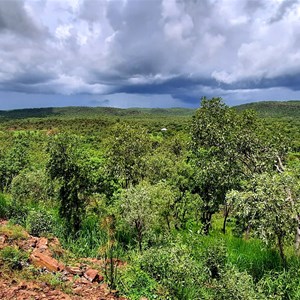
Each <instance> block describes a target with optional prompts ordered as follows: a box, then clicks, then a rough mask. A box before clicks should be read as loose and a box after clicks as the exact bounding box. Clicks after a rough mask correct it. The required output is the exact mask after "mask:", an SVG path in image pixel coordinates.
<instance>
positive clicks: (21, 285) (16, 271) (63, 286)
mask: <svg viewBox="0 0 300 300" xmlns="http://www.w3.org/2000/svg"><path fill="white" fill-rule="evenodd" d="M6 247H10V249H17V251H19V252H20V251H21V252H22V253H25V254H26V255H27V256H28V259H26V261H25V262H24V261H20V262H19V261H12V262H13V265H10V267H9V268H7V265H6V264H5V259H2V261H0V299H17V300H21V299H24V300H25V299H26V300H27V299H53V300H54V299H60V300H63V299H90V300H96V299H97V300H114V299H119V300H122V299H123V300H126V299H125V298H123V297H120V296H119V295H118V292H117V291H111V290H110V289H109V288H108V285H107V284H106V283H105V282H104V276H103V274H102V273H103V268H104V266H105V262H104V261H102V260H97V259H80V260H79V261H74V260H73V261H70V262H68V263H63V261H61V260H60V259H59V258H60V257H63V253H64V250H63V249H62V247H61V245H60V243H59V241H58V239H56V238H52V239H47V238H45V237H41V238H38V237H34V236H31V235H29V234H28V233H27V232H26V231H24V229H23V228H22V227H19V228H18V227H16V226H14V227H12V226H10V225H9V224H8V223H7V221H3V220H2V221H0V251H1V250H3V249H5V248H6ZM11 260H13V258H10V261H11ZM115 263H116V264H119V265H122V264H121V262H118V261H116V262H115Z"/></svg>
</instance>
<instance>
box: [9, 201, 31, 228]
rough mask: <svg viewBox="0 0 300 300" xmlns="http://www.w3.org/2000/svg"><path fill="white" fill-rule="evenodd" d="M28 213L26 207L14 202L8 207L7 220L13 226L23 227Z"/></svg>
mask: <svg viewBox="0 0 300 300" xmlns="http://www.w3.org/2000/svg"><path fill="white" fill-rule="evenodd" d="M28 213H29V208H28V207H27V206H24V205H21V204H19V203H16V202H15V201H13V202H12V203H11V204H9V206H8V213H7V215H8V218H9V219H10V220H11V221H12V222H13V223H15V224H19V225H21V226H24V227H25V225H26V218H27V216H28Z"/></svg>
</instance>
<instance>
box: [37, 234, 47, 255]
mask: <svg viewBox="0 0 300 300" xmlns="http://www.w3.org/2000/svg"><path fill="white" fill-rule="evenodd" d="M36 248H38V249H39V251H40V252H44V251H45V250H47V249H48V240H47V239H46V238H45V237H42V238H40V239H39V240H38V241H37V243H36Z"/></svg>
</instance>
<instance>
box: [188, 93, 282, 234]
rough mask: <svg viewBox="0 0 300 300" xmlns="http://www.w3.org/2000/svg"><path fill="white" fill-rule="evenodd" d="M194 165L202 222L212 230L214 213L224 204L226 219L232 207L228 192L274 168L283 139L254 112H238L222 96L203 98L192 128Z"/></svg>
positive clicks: (206, 229) (207, 230) (280, 152)
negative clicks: (272, 132) (270, 130)
mask: <svg viewBox="0 0 300 300" xmlns="http://www.w3.org/2000/svg"><path fill="white" fill-rule="evenodd" d="M191 137H192V141H191V160H190V161H191V164H192V165H193V167H194V169H195V170H196V171H195V174H196V175H195V181H196V185H195V189H194V192H195V193H198V194H199V195H200V197H201V199H202V201H203V206H202V208H201V211H202V217H201V221H202V223H203V226H204V233H205V234H207V233H208V232H209V228H210V223H211V218H212V215H213V214H214V213H215V212H217V211H218V210H219V208H220V205H223V207H224V226H223V231H224V232H225V225H226V219H227V217H228V214H229V209H230V206H228V204H227V203H226V198H225V196H226V193H227V192H228V191H229V190H231V189H238V188H239V187H240V183H241V181H243V180H249V179H250V178H251V177H252V175H253V174H255V173H258V174H259V173H263V172H265V171H269V170H272V168H273V167H274V160H275V159H276V157H277V156H281V155H282V153H284V151H283V150H282V146H280V143H281V144H282V141H281V140H279V139H278V138H277V136H273V135H272V134H271V133H270V132H269V131H268V130H267V129H266V128H265V127H264V126H263V124H262V123H261V122H260V121H259V120H258V118H257V117H256V115H255V114H254V113H253V112H251V111H245V112H242V113H238V112H237V111H236V110H235V109H233V108H230V107H228V106H227V105H225V104H224V103H223V101H222V99H221V98H212V99H206V98H203V99H202V101H201V107H200V108H199V109H198V110H197V112H196V115H195V117H194V119H193V122H192V128H191Z"/></svg>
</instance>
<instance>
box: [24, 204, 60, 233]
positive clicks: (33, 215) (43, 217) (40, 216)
mask: <svg viewBox="0 0 300 300" xmlns="http://www.w3.org/2000/svg"><path fill="white" fill-rule="evenodd" d="M54 224H55V221H54V217H53V216H52V215H51V214H50V213H49V212H47V211H46V210H31V211H30V212H29V214H28V216H27V219H26V229H27V230H28V232H29V233H30V234H32V235H35V236H41V235H43V234H47V233H53V228H54Z"/></svg>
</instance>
